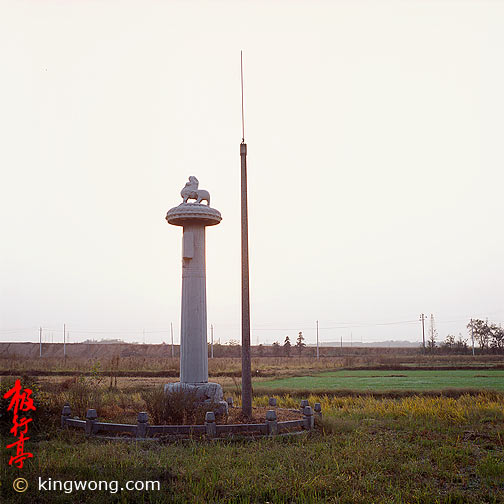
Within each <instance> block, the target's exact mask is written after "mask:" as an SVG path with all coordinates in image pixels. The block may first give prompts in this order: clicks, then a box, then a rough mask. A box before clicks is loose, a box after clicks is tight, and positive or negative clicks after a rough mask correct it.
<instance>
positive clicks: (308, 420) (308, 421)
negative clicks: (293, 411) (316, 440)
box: [303, 406, 315, 430]
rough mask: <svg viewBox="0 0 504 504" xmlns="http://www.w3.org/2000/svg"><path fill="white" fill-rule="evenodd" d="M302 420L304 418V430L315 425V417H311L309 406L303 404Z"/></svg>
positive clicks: (311, 412)
mask: <svg viewBox="0 0 504 504" xmlns="http://www.w3.org/2000/svg"><path fill="white" fill-rule="evenodd" d="M303 416H304V418H303V420H304V427H305V429H306V430H312V429H313V427H314V426H315V419H314V418H313V411H312V409H311V406H305V407H304V410H303Z"/></svg>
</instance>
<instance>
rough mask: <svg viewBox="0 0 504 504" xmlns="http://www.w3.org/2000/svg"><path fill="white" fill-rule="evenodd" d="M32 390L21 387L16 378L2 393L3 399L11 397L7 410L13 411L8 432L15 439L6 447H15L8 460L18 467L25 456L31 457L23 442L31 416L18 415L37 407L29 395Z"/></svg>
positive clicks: (25, 439) (21, 464)
mask: <svg viewBox="0 0 504 504" xmlns="http://www.w3.org/2000/svg"><path fill="white" fill-rule="evenodd" d="M32 393H33V391H32V390H30V389H24V390H22V388H21V382H20V381H19V380H16V383H15V384H14V387H12V388H11V389H10V390H9V391H7V392H6V393H5V394H4V398H5V399H9V398H11V401H10V403H9V406H8V408H7V411H10V410H12V411H13V413H12V414H13V417H12V424H13V425H12V428H11V430H10V432H12V434H14V436H15V437H16V438H18V440H17V441H15V442H14V443H11V444H10V445H7V446H6V448H7V449H9V448H14V447H15V449H16V455H12V456H11V458H10V460H9V465H12V464H14V465H16V466H17V467H18V468H19V469H21V468H22V467H23V463H24V461H25V460H26V459H27V458H31V457H33V453H29V452H25V451H24V443H25V441H27V440H28V439H30V438H29V437H27V436H26V434H27V432H28V424H29V423H30V422H31V421H32V418H26V416H22V417H20V413H23V412H27V411H30V410H33V411H35V410H36V409H37V408H36V407H35V405H34V404H33V399H32V398H31V397H30V396H31V395H32Z"/></svg>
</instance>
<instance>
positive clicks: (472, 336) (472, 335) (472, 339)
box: [470, 319, 474, 357]
mask: <svg viewBox="0 0 504 504" xmlns="http://www.w3.org/2000/svg"><path fill="white" fill-rule="evenodd" d="M472 321H473V319H471V326H470V327H471V342H472V354H473V357H474V333H473V323H472Z"/></svg>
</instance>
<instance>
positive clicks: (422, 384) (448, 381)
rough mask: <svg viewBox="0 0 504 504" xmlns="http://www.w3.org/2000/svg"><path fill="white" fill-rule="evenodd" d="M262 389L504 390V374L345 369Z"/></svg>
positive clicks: (273, 382) (290, 379) (294, 378)
mask: <svg viewBox="0 0 504 504" xmlns="http://www.w3.org/2000/svg"><path fill="white" fill-rule="evenodd" d="M259 386H260V387H261V389H265V388H271V389H278V388H282V389H304V390H331V389H347V390H376V391H385V390H413V391H414V390H418V391H421V390H442V389H447V388H449V389H456V388H462V389H468V388H475V389H489V390H502V391H504V371H495V370H488V369H485V370H481V371H480V370H478V371H474V370H449V371H446V370H436V371H434V370H429V371H406V370H404V371H402V370H401V371H400V372H396V371H392V372H391V371H376V370H358V371H357V370H356V371H352V370H348V371H347V370H344V371H331V372H322V373H318V374H314V375H312V376H292V377H287V378H280V379H275V380H265V381H261V382H260V383H259Z"/></svg>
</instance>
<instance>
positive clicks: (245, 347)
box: [240, 52, 252, 418]
mask: <svg viewBox="0 0 504 504" xmlns="http://www.w3.org/2000/svg"><path fill="white" fill-rule="evenodd" d="M240 70H241V98H242V103H241V105H242V141H241V144H240V159H241V248H242V250H241V256H242V261H241V262H242V264H241V266H242V413H243V415H244V416H245V417H246V418H250V417H251V416H252V376H251V364H250V293H249V251H248V209H247V144H246V143H245V118H244V113H243V53H242V52H240Z"/></svg>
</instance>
